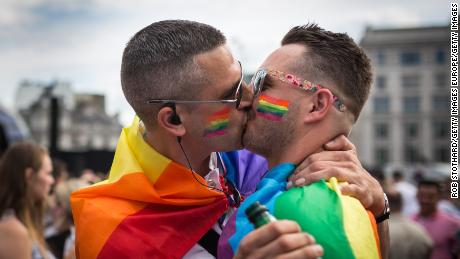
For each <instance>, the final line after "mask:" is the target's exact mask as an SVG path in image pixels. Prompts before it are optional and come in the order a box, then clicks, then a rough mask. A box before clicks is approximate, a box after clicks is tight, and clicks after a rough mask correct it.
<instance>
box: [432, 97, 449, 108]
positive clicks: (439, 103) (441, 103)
mask: <svg viewBox="0 0 460 259" xmlns="http://www.w3.org/2000/svg"><path fill="white" fill-rule="evenodd" d="M432 98H433V99H432V100H431V101H432V107H433V111H449V109H450V100H449V97H448V96H433V97H432Z"/></svg>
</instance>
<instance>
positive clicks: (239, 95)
mask: <svg viewBox="0 0 460 259" xmlns="http://www.w3.org/2000/svg"><path fill="white" fill-rule="evenodd" d="M242 85H243V84H242V83H241V84H240V85H239V86H238V89H236V94H235V99H236V108H238V107H240V103H241V98H243V87H242Z"/></svg>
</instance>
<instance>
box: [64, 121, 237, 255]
mask: <svg viewBox="0 0 460 259" xmlns="http://www.w3.org/2000/svg"><path fill="white" fill-rule="evenodd" d="M138 127H139V119H138V118H137V117H136V118H135V120H134V122H133V124H132V125H131V126H130V127H128V128H124V129H123V131H122V133H121V136H120V139H119V142H118V145H117V149H116V152H115V157H114V161H113V164H112V168H111V170H110V175H109V178H108V179H107V180H105V181H102V182H100V183H97V184H95V185H92V186H90V187H88V188H85V189H81V190H78V191H76V192H74V193H72V195H71V204H72V212H73V217H74V221H75V226H76V254H77V258H182V257H183V256H184V254H185V253H187V251H189V250H190V248H191V247H192V246H193V245H194V244H196V242H197V241H198V240H199V239H200V238H201V237H202V236H203V235H204V234H205V233H206V231H208V230H209V229H210V228H211V227H212V225H213V224H214V223H215V222H216V221H217V220H218V219H219V217H220V216H222V214H223V213H224V212H225V211H226V209H227V207H228V202H227V198H226V197H225V195H224V194H222V193H219V192H216V191H213V190H210V189H207V188H204V187H203V186H202V185H201V184H200V183H198V182H197V181H196V180H195V178H194V177H193V176H192V175H191V172H190V170H189V169H188V168H186V167H184V166H182V165H180V164H177V163H175V162H173V161H171V160H169V159H168V158H166V157H164V156H163V155H161V154H159V153H158V152H156V151H155V150H154V149H152V148H151V147H150V146H149V145H148V144H147V143H145V142H144V140H143V139H142V134H141V133H140V131H139V129H138ZM195 176H196V178H197V179H199V180H200V181H201V182H202V183H203V184H206V182H205V180H204V179H203V178H202V177H201V176H199V175H195ZM197 222H200V224H196V223H197Z"/></svg>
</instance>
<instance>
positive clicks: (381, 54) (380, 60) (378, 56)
mask: <svg viewBox="0 0 460 259" xmlns="http://www.w3.org/2000/svg"><path fill="white" fill-rule="evenodd" d="M375 56H376V59H377V64H379V65H385V62H386V57H385V53H384V52H383V51H382V50H379V51H377V54H376V55H375Z"/></svg>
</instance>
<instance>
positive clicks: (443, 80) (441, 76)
mask: <svg viewBox="0 0 460 259" xmlns="http://www.w3.org/2000/svg"><path fill="white" fill-rule="evenodd" d="M434 84H435V86H436V87H439V88H441V87H447V85H448V83H447V75H446V74H445V73H437V74H435V75H434Z"/></svg>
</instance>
